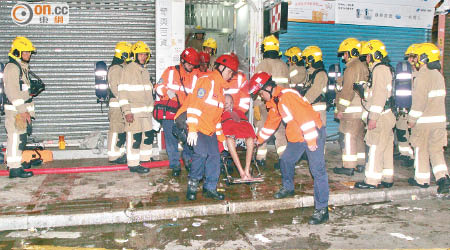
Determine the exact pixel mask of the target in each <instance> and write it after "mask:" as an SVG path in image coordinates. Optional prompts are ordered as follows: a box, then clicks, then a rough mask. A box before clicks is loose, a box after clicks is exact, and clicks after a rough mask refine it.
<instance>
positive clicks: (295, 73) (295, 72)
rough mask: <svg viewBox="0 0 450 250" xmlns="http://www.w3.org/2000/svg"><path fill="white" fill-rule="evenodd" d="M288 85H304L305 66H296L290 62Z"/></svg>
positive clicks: (291, 86) (292, 86) (293, 86)
mask: <svg viewBox="0 0 450 250" xmlns="http://www.w3.org/2000/svg"><path fill="white" fill-rule="evenodd" d="M289 79H290V83H289V87H290V88H295V87H297V86H298V87H304V86H305V82H306V68H305V66H298V65H296V64H292V65H290V66H289Z"/></svg>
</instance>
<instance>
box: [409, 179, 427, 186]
mask: <svg viewBox="0 0 450 250" xmlns="http://www.w3.org/2000/svg"><path fill="white" fill-rule="evenodd" d="M408 184H409V185H410V186H417V187H421V188H429V187H430V184H428V183H425V184H419V183H418V182H417V181H416V180H415V179H414V178H412V177H411V178H409V179H408Z"/></svg>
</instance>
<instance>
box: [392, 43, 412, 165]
mask: <svg viewBox="0 0 450 250" xmlns="http://www.w3.org/2000/svg"><path fill="white" fill-rule="evenodd" d="M417 45H418V44H411V45H410V46H409V47H408V48H407V49H406V51H405V60H406V61H408V63H409V64H411V68H412V75H411V76H412V79H414V78H415V75H416V74H417V68H416V65H418V62H417V55H416V54H415V53H414V50H415V48H416V47H417ZM410 90H411V89H410ZM396 92H399V91H396ZM394 94H397V93H394ZM411 94H412V92H411V91H409V92H408V91H403V92H402V94H401V95H402V97H405V96H409V97H410V96H411ZM395 134H396V139H397V145H398V154H396V155H395V156H394V158H395V159H398V160H401V161H402V165H404V166H407V167H412V166H413V165H414V151H413V149H412V147H411V146H410V143H409V137H410V133H409V130H408V110H406V109H405V110H399V112H398V115H397V122H396V123H395Z"/></svg>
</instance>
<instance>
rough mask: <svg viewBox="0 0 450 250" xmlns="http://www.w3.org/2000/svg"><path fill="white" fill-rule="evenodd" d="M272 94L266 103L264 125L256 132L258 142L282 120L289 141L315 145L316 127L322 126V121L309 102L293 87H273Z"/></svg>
mask: <svg viewBox="0 0 450 250" xmlns="http://www.w3.org/2000/svg"><path fill="white" fill-rule="evenodd" d="M272 96H273V97H272V99H271V100H270V101H269V102H267V103H266V106H267V108H268V109H269V113H268V115H267V120H266V122H265V123H264V127H263V128H262V129H261V130H260V131H259V132H258V143H259V144H261V143H263V142H264V141H266V140H267V139H269V137H270V136H271V135H272V134H273V133H274V132H275V131H276V130H277V128H278V126H279V125H280V122H281V120H283V122H284V123H285V124H286V138H287V140H288V141H289V142H304V141H306V143H307V144H308V145H309V146H314V145H317V140H316V139H317V137H318V135H319V134H318V129H320V128H321V127H322V121H321V120H320V114H319V113H318V112H316V111H314V110H313V108H312V106H311V104H309V103H308V102H307V101H306V100H304V98H303V97H302V96H301V95H300V94H299V93H298V92H297V91H296V90H294V89H289V88H282V87H278V86H277V87H275V88H274V89H273V92H272ZM276 99H278V101H277V102H276Z"/></svg>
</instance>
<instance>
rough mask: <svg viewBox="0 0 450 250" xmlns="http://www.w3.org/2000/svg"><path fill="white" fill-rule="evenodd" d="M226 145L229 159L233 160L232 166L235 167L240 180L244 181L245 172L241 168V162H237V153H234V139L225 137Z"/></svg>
mask: <svg viewBox="0 0 450 250" xmlns="http://www.w3.org/2000/svg"><path fill="white" fill-rule="evenodd" d="M226 143H227V146H228V152H229V153H230V155H231V158H232V159H233V162H234V165H236V167H237V169H238V171H239V175H240V176H241V178H242V179H246V177H247V176H246V175H245V171H244V169H243V168H242V165H241V161H240V160H239V156H238V153H237V151H236V141H235V139H234V138H232V137H228V136H227V137H226Z"/></svg>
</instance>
